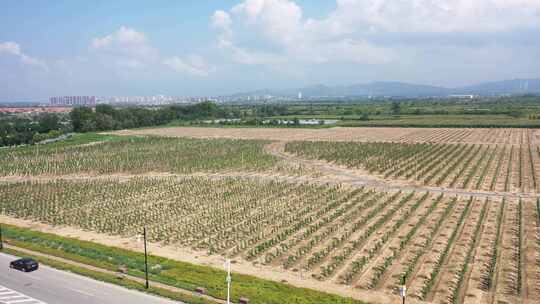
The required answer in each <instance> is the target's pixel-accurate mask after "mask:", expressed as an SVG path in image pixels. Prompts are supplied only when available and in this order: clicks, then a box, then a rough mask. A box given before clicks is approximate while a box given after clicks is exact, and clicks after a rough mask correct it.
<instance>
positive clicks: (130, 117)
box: [69, 102, 231, 132]
mask: <svg viewBox="0 0 540 304" xmlns="http://www.w3.org/2000/svg"><path fill="white" fill-rule="evenodd" d="M69 116H70V118H71V124H72V126H73V131H75V132H92V131H107V130H119V129H129V128H140V127H150V126H158V125H164V124H167V123H169V122H171V121H174V120H187V121H191V120H197V119H212V118H218V117H229V116H231V113H228V111H227V109H226V108H224V107H218V106H217V105H216V104H215V103H213V102H201V103H197V104H193V105H172V106H167V107H163V108H139V107H128V108H114V107H112V106H110V105H105V104H103V105H97V106H96V107H95V109H92V108H87V107H79V108H74V109H73V110H72V111H71V113H70V115H69Z"/></svg>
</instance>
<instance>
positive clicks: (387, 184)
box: [265, 141, 540, 198]
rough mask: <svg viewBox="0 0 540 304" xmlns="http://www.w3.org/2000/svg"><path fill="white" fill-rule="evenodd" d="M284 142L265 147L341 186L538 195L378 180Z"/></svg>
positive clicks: (274, 153) (451, 193)
mask: <svg viewBox="0 0 540 304" xmlns="http://www.w3.org/2000/svg"><path fill="white" fill-rule="evenodd" d="M285 144H286V142H284V141H277V142H273V143H271V144H268V145H266V146H265V149H266V151H267V152H268V153H270V154H272V155H274V156H276V157H278V158H280V159H282V160H284V161H287V162H290V163H295V164H301V165H303V166H306V167H311V168H314V169H317V170H318V171H320V172H321V173H323V174H325V175H326V177H322V178H318V179H319V180H324V181H325V182H330V181H331V180H332V181H336V182H339V183H343V184H349V185H354V186H367V187H372V188H377V189H381V190H396V191H399V190H401V191H420V192H421V191H429V192H432V193H444V194H445V195H459V196H473V197H522V198H536V197H539V196H540V195H538V194H529V193H521V192H495V191H480V190H466V189H455V188H445V187H430V186H418V185H412V184H406V183H403V182H400V183H397V182H396V181H392V180H384V179H380V178H378V177H376V176H373V175H368V174H363V173H362V172H360V171H359V170H351V169H347V168H344V167H342V166H338V165H334V164H331V163H328V162H324V161H318V160H310V159H304V158H300V157H298V156H296V155H293V154H290V153H286V152H285Z"/></svg>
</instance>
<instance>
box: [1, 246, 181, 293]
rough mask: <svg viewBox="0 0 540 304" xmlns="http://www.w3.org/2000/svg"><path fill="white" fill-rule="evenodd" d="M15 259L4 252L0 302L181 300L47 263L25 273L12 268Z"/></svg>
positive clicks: (2, 256)
mask: <svg viewBox="0 0 540 304" xmlns="http://www.w3.org/2000/svg"><path fill="white" fill-rule="evenodd" d="M15 259H16V257H14V256H11V255H7V254H3V253H0V304H75V303H76V304H109V303H110V304H121V303H129V304H157V303H159V304H172V303H180V302H174V301H171V300H168V299H164V298H160V297H155V296H151V295H148V294H145V293H142V292H138V291H133V290H129V289H126V288H122V287H120V286H116V285H112V284H107V283H103V282H100V281H96V280H92V279H89V278H86V277H83V276H79V275H76V274H72V273H69V272H64V271H59V270H56V269H52V268H50V267H47V266H43V265H39V266H40V268H39V269H38V270H37V271H34V272H30V273H24V272H22V271H18V270H14V269H10V268H9V262H11V261H13V260H15Z"/></svg>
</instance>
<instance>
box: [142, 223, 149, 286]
mask: <svg viewBox="0 0 540 304" xmlns="http://www.w3.org/2000/svg"><path fill="white" fill-rule="evenodd" d="M143 232H144V233H143V237H144V272H145V279H146V285H145V287H146V289H148V287H149V285H148V251H147V250H146V226H145V227H144V231H143Z"/></svg>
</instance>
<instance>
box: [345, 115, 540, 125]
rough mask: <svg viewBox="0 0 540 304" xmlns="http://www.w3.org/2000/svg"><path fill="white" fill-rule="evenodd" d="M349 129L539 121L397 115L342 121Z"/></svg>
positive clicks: (473, 116) (510, 118)
mask: <svg viewBox="0 0 540 304" xmlns="http://www.w3.org/2000/svg"><path fill="white" fill-rule="evenodd" d="M340 125H341V126H350V127H364V126H365V127H453V128H460V127H463V128H469V127H513V128H514V127H526V128H539V127H540V121H539V120H533V119H528V118H527V117H518V118H516V117H512V116H509V115H469V114H468V115H458V114H449V115H399V116H370V117H369V120H366V121H362V120H347V119H346V120H344V121H342V122H340Z"/></svg>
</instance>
